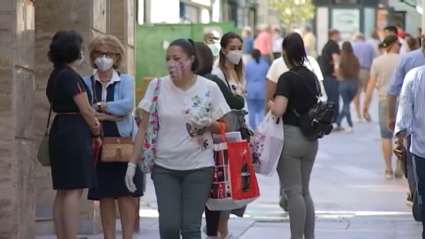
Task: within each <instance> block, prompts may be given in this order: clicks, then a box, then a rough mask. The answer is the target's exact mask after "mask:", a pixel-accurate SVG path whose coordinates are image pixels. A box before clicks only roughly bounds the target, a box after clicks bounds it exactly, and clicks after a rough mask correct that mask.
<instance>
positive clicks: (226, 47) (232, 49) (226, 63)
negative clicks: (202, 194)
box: [211, 32, 245, 239]
mask: <svg viewBox="0 0 425 239" xmlns="http://www.w3.org/2000/svg"><path fill="white" fill-rule="evenodd" d="M220 45H221V51H220V55H219V65H218V66H217V67H215V68H214V69H213V70H212V72H211V74H214V75H216V76H218V78H220V79H221V80H222V81H224V82H225V83H226V84H227V86H228V88H229V89H230V90H232V92H233V93H234V94H237V93H238V92H244V91H245V87H244V85H245V80H244V64H243V61H242V60H241V58H242V38H241V37H240V36H239V35H238V34H236V33H234V32H228V33H226V34H224V35H223V37H222V38H221V41H220ZM230 130H232V129H230ZM244 211H245V208H241V209H238V210H236V211H233V213H235V214H236V215H237V216H243V213H244ZM229 216H230V211H226V212H221V215H220V221H219V223H218V225H219V226H218V232H219V234H220V236H221V238H226V239H230V238H233V236H232V235H231V234H229V230H228V220H229Z"/></svg>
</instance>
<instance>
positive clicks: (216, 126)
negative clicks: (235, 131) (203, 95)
mask: <svg viewBox="0 0 425 239" xmlns="http://www.w3.org/2000/svg"><path fill="white" fill-rule="evenodd" d="M221 123H224V124H225V125H226V129H227V122H226V118H225V117H223V118H221V119H219V120H217V121H213V122H212V124H211V125H210V126H209V127H208V130H209V131H210V132H211V133H213V134H220V133H221V132H220V124H221ZM226 131H227V130H226Z"/></svg>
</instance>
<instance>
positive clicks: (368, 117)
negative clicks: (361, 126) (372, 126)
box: [363, 114, 372, 122]
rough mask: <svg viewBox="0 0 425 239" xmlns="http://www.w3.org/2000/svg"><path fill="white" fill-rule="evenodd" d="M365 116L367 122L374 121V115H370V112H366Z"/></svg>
mask: <svg viewBox="0 0 425 239" xmlns="http://www.w3.org/2000/svg"><path fill="white" fill-rule="evenodd" d="M363 118H364V119H365V120H366V121H367V122H371V121H372V117H370V114H364V115H363Z"/></svg>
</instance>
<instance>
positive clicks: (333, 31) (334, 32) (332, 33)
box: [328, 29, 339, 37]
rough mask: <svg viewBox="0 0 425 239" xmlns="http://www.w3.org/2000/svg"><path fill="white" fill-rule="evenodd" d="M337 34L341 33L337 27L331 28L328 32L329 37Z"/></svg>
mask: <svg viewBox="0 0 425 239" xmlns="http://www.w3.org/2000/svg"><path fill="white" fill-rule="evenodd" d="M335 34H339V31H338V30H337V29H331V30H330V31H329V33H328V37H333V36H334V35H335Z"/></svg>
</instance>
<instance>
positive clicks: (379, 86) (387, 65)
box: [370, 53, 400, 100]
mask: <svg viewBox="0 0 425 239" xmlns="http://www.w3.org/2000/svg"><path fill="white" fill-rule="evenodd" d="M399 60H400V55H399V54H395V53H387V54H383V55H381V56H378V57H377V58H375V59H374V60H373V62H372V67H371V69H370V76H374V77H376V90H378V94H379V99H380V100H382V99H386V97H387V88H388V86H389V85H390V81H391V77H392V75H393V74H394V70H395V69H396V67H397V63H398V62H399Z"/></svg>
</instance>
